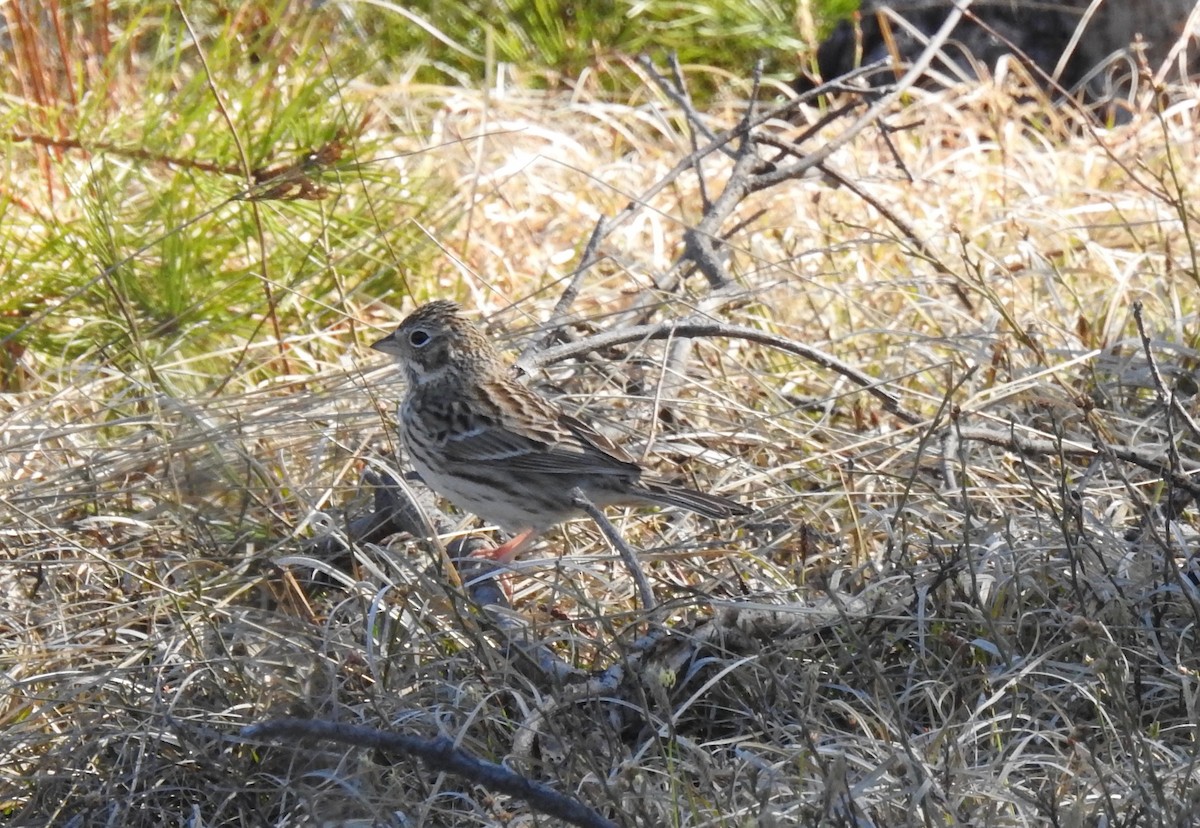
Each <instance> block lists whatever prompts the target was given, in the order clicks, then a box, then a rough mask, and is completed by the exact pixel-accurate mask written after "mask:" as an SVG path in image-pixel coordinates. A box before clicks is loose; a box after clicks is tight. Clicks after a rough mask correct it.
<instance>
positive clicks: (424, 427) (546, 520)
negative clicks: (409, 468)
mask: <svg viewBox="0 0 1200 828" xmlns="http://www.w3.org/2000/svg"><path fill="white" fill-rule="evenodd" d="M371 347H372V348H374V349H375V350H377V351H383V352H384V353H387V354H391V355H392V356H394V357H395V358H396V360H397V361H398V362H399V363H400V365H401V367H402V368H403V369H404V373H405V375H406V377H407V379H408V390H407V393H406V394H405V396H404V400H403V402H401V404H400V431H401V437H402V439H403V441H404V444H405V446H406V448H407V449H408V453H409V456H410V457H411V459H412V462H413V465H414V466H415V467H416V469H417V471H418V472H419V473H420V475H421V478H422V479H423V480H424V481H425V483H426V484H427V485H428V486H429V487H430V488H432V489H433V490H434V491H436V492H438V493H439V494H441V495H443V496H444V497H446V498H448V499H449V500H450V501H451V502H453V503H454V504H455V505H457V506H458V507H459V508H461V509H463V510H465V511H468V512H472V513H474V514H476V515H478V516H479V517H481V518H483V519H484V520H487V521H489V522H492V523H496V524H499V525H500V526H501V527H503V528H505V529H508V530H510V531H514V532H520V533H521V534H519V535H518V536H517V538H515V539H514V540H513V541H511V542H510V543H509V544H505V545H504V546H503V547H501V548H500V549H499V550H497V552H498V556H499V557H507V556H510V555H513V554H515V553H516V551H517V550H518V549H519V548H520V546H522V545H523V544H524V542H526V541H527V540H529V539H530V538H531V537H533V536H534V535H536V534H537V533H539V532H541V531H544V530H545V529H547V528H549V527H551V526H554V525H556V524H558V523H561V522H563V521H564V520H567V519H569V518H572V517H576V516H578V515H580V514H582V512H581V510H580V509H579V508H578V507H577V506H575V505H574V504H573V503H572V495H571V491H572V490H573V489H574V488H575V487H579V488H580V489H581V490H582V491H583V492H584V494H586V495H587V497H588V498H589V499H590V500H591V501H592V502H593V503H595V504H596V505H597V506H600V507H604V506H612V505H637V504H653V505H656V506H678V507H681V508H684V509H689V510H691V511H693V512H697V513H699V514H702V515H705V516H707V517H710V518H727V517H731V516H733V515H743V514H748V513H749V509H747V508H746V507H745V506H743V505H741V504H740V503H736V502H734V501H732V500H729V499H727V498H724V497H718V496H717V495H710V494H705V493H704V492H697V491H694V490H692V489H688V488H684V487H682V486H677V485H674V484H671V483H667V482H665V481H662V480H657V479H655V478H653V477H651V476H649V475H648V474H647V473H646V472H645V471H644V470H643V469H642V467H641V466H639V465H638V463H637V462H636V461H635V460H634V459H633V458H632V457H630V456H629V455H628V454H627V453H626V452H625V451H624V450H623V449H621V448H620V447H618V446H617V445H615V444H614V443H613V442H612V441H610V440H608V439H607V438H606V437H604V436H603V435H601V434H599V433H598V432H596V431H595V430H594V429H592V428H591V427H590V426H588V425H587V424H585V423H583V422H582V421H580V420H578V419H576V418H575V417H572V416H570V415H569V414H566V413H565V412H563V411H562V409H560V408H559V407H558V406H557V405H556V404H555V403H553V402H551V401H550V400H548V399H546V398H544V397H541V396H539V395H538V394H536V393H534V392H533V391H531V390H530V389H529V388H527V387H526V386H524V385H522V384H521V383H519V382H517V381H516V380H514V379H513V378H512V374H511V372H510V370H509V368H508V366H507V365H506V364H505V362H504V360H503V359H501V357H500V355H499V354H498V353H497V352H496V350H495V349H494V348H493V347H492V344H491V343H490V342H489V341H488V339H487V338H486V337H485V336H484V335H483V333H482V332H480V331H479V329H478V328H476V327H475V326H474V325H472V324H471V323H470V322H469V321H467V320H466V319H464V318H463V317H462V315H461V314H460V312H459V307H458V305H456V304H455V303H454V302H449V301H445V300H439V301H434V302H430V303H428V304H426V305H423V306H421V307H420V308H418V309H417V310H416V311H414V312H413V313H412V314H411V315H410V316H409V317H408V318H407V319H405V320H404V321H403V322H401V323H400V326H399V327H398V328H396V330H395V331H394V332H392V333H391V334H390V335H389V336H386V337H384V338H383V339H381V340H379V341H378V342H376V343H374V344H373V345H372V346H371Z"/></svg>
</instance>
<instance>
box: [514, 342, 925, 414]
mask: <svg viewBox="0 0 1200 828" xmlns="http://www.w3.org/2000/svg"><path fill="white" fill-rule="evenodd" d="M705 336H723V337H728V338H730V339H744V340H746V341H748V342H757V343H759V344H760V345H767V346H769V347H771V348H777V349H778V350H781V351H787V352H788V353H792V354H796V355H797V356H800V357H803V358H804V359H807V360H809V361H810V362H814V363H816V364H817V365H819V366H821V367H822V368H828V369H829V370H831V371H834V372H836V373H838V374H841V375H842V376H844V377H846V378H847V379H849V380H851V381H852V382H854V383H855V384H857V385H859V386H861V387H862V388H863V389H865V390H866V391H867V392H868V393H869V394H871V395H872V396H874V397H875V398H877V399H878V400H879V401H880V402H882V403H883V406H884V408H885V409H887V410H888V411H890V412H891V413H892V414H894V415H895V416H897V417H899V418H900V419H901V420H903V421H904V422H906V423H908V424H909V425H914V424H916V423H919V422H921V418H920V417H919V416H918V415H916V414H914V413H912V412H911V411H908V410H907V409H905V408H904V406H903V405H901V404H900V400H899V398H897V397H896V396H895V395H893V394H892V393H891V392H889V391H887V390H885V389H884V388H883V387H882V384H883V383H884V382H885V381H884V380H879V379H877V378H876V377H872V376H870V375H868V374H864V373H863V372H862V371H859V370H858V369H857V368H855V367H853V366H852V365H848V364H847V363H845V362H842V361H841V360H840V359H838V358H837V357H834V356H831V355H830V354H827V353H825V352H824V351H821V350H819V349H817V348H814V347H812V346H811V345H805V344H804V343H803V342H796V341H795V340H792V339H788V338H786V337H783V336H777V335H775V334H769V333H764V332H763V331H760V330H758V329H757V328H748V327H745V326H743V325H729V324H725V323H723V322H693V321H687V322H664V323H662V324H659V325H635V326H632V327H628V328H618V329H617V330H613V331H605V332H603V333H598V334H593V335H592V336H587V337H584V338H582V339H580V340H578V341H576V342H568V343H565V344H563V345H555V346H554V347H552V348H547V349H546V350H544V351H542V352H540V353H538V354H534V355H531V357H530V359H529V362H530V364H531V366H532V367H534V368H538V367H541V366H544V365H550V364H553V363H555V362H561V361H563V360H564V359H571V358H573V357H578V356H582V355H583V354H587V353H590V352H592V351H598V350H603V349H605V348H611V347H613V346H615V345H625V344H628V343H630V342H645V341H648V340H655V339H670V338H672V337H705Z"/></svg>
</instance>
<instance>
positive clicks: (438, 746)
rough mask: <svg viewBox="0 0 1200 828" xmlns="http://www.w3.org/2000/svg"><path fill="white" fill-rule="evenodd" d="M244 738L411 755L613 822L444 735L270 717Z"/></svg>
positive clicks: (598, 826)
mask: <svg viewBox="0 0 1200 828" xmlns="http://www.w3.org/2000/svg"><path fill="white" fill-rule="evenodd" d="M242 736H243V737H244V738H247V739H262V740H268V741H280V740H286V741H291V740H295V739H324V740H326V741H332V742H337V743H339V744H343V745H353V746H355V747H362V748H373V749H375V750H380V751H386V752H388V753H399V754H403V755H404V756H412V757H415V758H417V759H420V760H421V761H422V762H424V763H425V764H426V765H428V766H429V767H430V768H432V769H434V770H437V771H441V772H444V773H449V774H453V775H455V776H459V777H462V778H463V779H467V780H469V781H471V782H473V783H475V784H477V785H482V786H483V787H485V788H488V789H489V790H493V791H499V792H500V793H504V794H508V795H509V796H513V797H517V798H518V799H522V800H524V801H525V802H528V803H529V805H530V807H532V808H533V809H534V810H536V811H540V812H541V813H544V814H548V815H549V816H552V817H556V818H558V819H561V820H564V821H565V822H568V823H570V824H571V825H579V826H582V828H615V826H616V823H614V822H612V821H610V820H607V819H605V818H604V817H602V816H600V814H598V813H596V812H595V811H593V810H592V809H591V808H589V807H587V806H586V805H584V804H583V803H581V802H579V801H577V800H574V799H571V798H570V797H568V796H565V795H563V794H560V793H559V792H558V791H555V790H554V789H553V788H550V787H549V786H547V785H544V784H542V783H541V782H534V781H533V780H532V779H527V778H526V777H524V776H521V775H520V774H518V773H514V772H513V771H511V770H509V769H508V768H505V767H503V766H501V765H497V764H495V763H493V762H487V761H485V760H483V759H480V758H478V757H477V756H472V755H471V754H470V753H468V752H467V751H465V750H463V749H462V748H460V747H456V746H455V744H454V742H453V741H452V740H450V739H446V738H438V739H419V738H417V737H415V736H403V735H401V734H399V733H385V732H384V731H382V730H376V729H375V728H373V727H361V726H357V725H349V724H343V723H341V722H326V721H320V720H310V719H274V720H272V721H268V722H262V723H260V724H256V725H250V726H249V727H246V728H243V730H242Z"/></svg>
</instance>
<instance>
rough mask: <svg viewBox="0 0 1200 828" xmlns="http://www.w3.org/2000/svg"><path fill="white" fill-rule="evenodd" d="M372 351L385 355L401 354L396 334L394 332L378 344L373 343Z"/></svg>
mask: <svg viewBox="0 0 1200 828" xmlns="http://www.w3.org/2000/svg"><path fill="white" fill-rule="evenodd" d="M371 350H373V351H382V352H383V353H385V354H398V353H400V343H399V342H397V341H396V332H395V331H393V332H392V333H390V334H388V335H387V336H385V337H384V338H383V339H381V340H379V341H378V342H372V343H371Z"/></svg>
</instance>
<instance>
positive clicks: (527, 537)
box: [472, 529, 537, 563]
mask: <svg viewBox="0 0 1200 828" xmlns="http://www.w3.org/2000/svg"><path fill="white" fill-rule="evenodd" d="M536 536H537V533H536V532H535V531H534V530H533V529H526V530H525V531H524V532H521V533H520V534H519V535H514V536H513V537H511V538H509V539H508V540H506V541H505V542H504V543H502V544H500V545H499V546H496V547H493V548H491V549H484V550H482V551H480V552H475V553H474V554H473V555H472V557H476V558H488V559H489V560H493V561H496V562H497V563H508V562H509V561H511V560H512V559H513V558H515V557H517V555H518V554H519V553H520V552H521V550H523V549H524V548H525V547H526V546H528V545H529V542H530V541H532V540H533V539H534V538H535V537H536Z"/></svg>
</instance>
